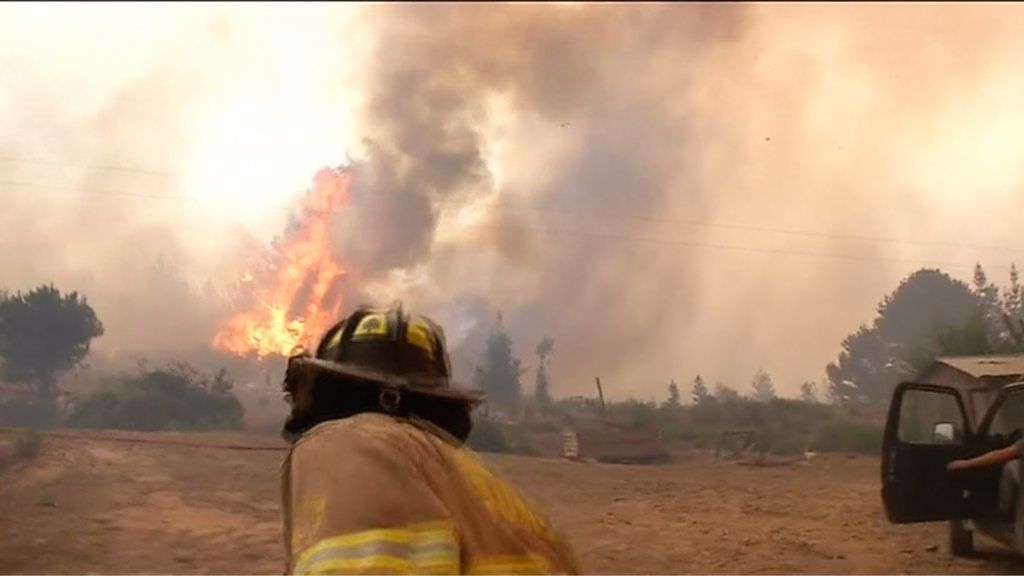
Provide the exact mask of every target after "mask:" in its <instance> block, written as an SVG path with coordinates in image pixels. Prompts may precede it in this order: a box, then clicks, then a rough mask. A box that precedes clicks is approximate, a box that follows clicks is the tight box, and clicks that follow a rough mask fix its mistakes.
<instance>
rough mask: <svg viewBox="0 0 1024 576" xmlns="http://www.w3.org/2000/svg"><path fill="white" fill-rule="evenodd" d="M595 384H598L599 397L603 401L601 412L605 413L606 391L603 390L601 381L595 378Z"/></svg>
mask: <svg viewBox="0 0 1024 576" xmlns="http://www.w3.org/2000/svg"><path fill="white" fill-rule="evenodd" d="M594 382H597V397H598V398H600V400H601V411H602V412H604V391H603V390H601V379H600V378H599V377H597V376H594Z"/></svg>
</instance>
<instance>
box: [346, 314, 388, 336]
mask: <svg viewBox="0 0 1024 576" xmlns="http://www.w3.org/2000/svg"><path fill="white" fill-rule="evenodd" d="M387 335H388V317H387V316H386V315H384V314H367V315H366V316H363V318H362V320H360V321H359V325H358V326H356V331H355V332H353V333H352V339H353V340H362V339H364V338H377V337H380V336H387Z"/></svg>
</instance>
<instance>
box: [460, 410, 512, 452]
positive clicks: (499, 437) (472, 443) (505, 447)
mask: <svg viewBox="0 0 1024 576" xmlns="http://www.w3.org/2000/svg"><path fill="white" fill-rule="evenodd" d="M466 445H467V446H469V447H470V448H472V449H473V450H476V451H477V452H509V442H508V438H507V437H506V435H505V430H504V429H503V428H502V426H501V424H499V423H498V422H496V421H495V420H493V419H491V418H488V417H487V416H479V417H478V418H476V419H474V422H473V431H472V432H470V434H469V438H468V439H467V440H466Z"/></svg>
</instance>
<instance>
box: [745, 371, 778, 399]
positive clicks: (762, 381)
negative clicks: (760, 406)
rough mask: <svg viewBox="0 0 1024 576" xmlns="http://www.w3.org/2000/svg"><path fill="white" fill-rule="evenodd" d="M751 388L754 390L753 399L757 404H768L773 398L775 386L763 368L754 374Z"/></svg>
mask: <svg viewBox="0 0 1024 576" xmlns="http://www.w3.org/2000/svg"><path fill="white" fill-rule="evenodd" d="M751 387H752V388H753V389H754V399H755V400H757V401H759V402H768V401H769V400H771V399H773V398H775V384H774V383H773V382H772V377H771V375H770V374H768V373H767V372H765V371H764V369H763V368H760V369H758V371H757V374H754V380H753V381H752V382H751Z"/></svg>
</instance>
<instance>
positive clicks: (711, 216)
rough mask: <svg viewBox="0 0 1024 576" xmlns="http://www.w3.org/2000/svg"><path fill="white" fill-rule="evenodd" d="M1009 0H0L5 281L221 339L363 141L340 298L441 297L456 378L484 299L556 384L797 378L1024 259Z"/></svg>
mask: <svg viewBox="0 0 1024 576" xmlns="http://www.w3.org/2000/svg"><path fill="white" fill-rule="evenodd" d="M1020 13H1021V9H1020V8H1019V7H1015V6H1006V5H1000V6H982V7H974V6H953V5H948V6H940V7H926V6H919V5H908V6H864V5H860V6H836V5H832V6H814V5H791V6H782V5H735V4H709V5H699V4H680V5H649V4H644V5H626V4H623V5H547V6H545V5H469V6H461V5H428V6H420V5H373V6H367V7H358V8H356V7H335V6H331V5H302V6H296V7H290V6H286V5H280V6H269V5H260V6H243V7H237V8H236V7H233V6H210V7H203V8H198V7H191V8H185V9H182V8H176V7H173V6H170V5H167V6H164V7H160V8H159V9H153V10H150V9H148V8H147V9H145V10H143V9H141V8H132V7H127V8H125V7H112V6H107V7H102V9H99V8H98V9H96V10H91V11H87V10H85V9H83V8H81V7H69V8H64V7H60V9H56V8H53V9H45V8H35V9H31V10H30V9H29V8H27V7H25V6H22V7H20V8H9V7H4V8H0V38H2V40H0V62H3V63H4V65H5V72H6V74H5V77H4V79H3V80H0V156H5V157H12V158H14V159H15V160H16V161H2V160H0V180H2V181H3V182H5V183H3V184H0V190H2V194H3V198H4V210H3V211H2V212H0V245H2V246H3V247H4V248H5V257H4V259H3V260H2V261H0V286H2V287H7V288H10V289H27V288H31V287H32V286H34V285H37V284H39V283H41V282H47V281H54V282H56V283H57V284H58V285H60V286H65V287H67V288H68V289H77V290H80V291H82V292H84V293H86V294H87V295H88V296H89V298H90V301H91V302H93V304H94V305H95V306H96V308H97V311H98V313H99V314H100V317H101V318H102V319H103V321H104V323H105V324H106V326H107V334H106V335H105V336H104V337H103V339H102V341H101V342H99V343H98V344H97V346H96V350H97V352H98V353H102V352H104V351H123V352H130V351H150V352H146V354H152V353H159V352H166V353H168V354H171V353H174V354H177V353H178V352H182V353H184V351H187V350H195V349H197V348H206V347H207V346H208V343H209V342H210V339H211V338H212V334H213V332H214V331H215V329H216V327H217V326H218V325H219V323H220V322H221V321H222V320H223V318H224V317H225V315H226V314H227V313H229V311H230V310H231V308H230V296H231V294H232V287H233V285H234V283H235V282H237V280H238V278H240V277H241V276H242V274H243V272H244V271H245V270H246V269H247V268H248V263H249V261H250V260H251V259H252V258H254V257H257V256H258V254H259V252H260V250H262V249H264V248H266V247H267V246H268V245H269V243H270V241H271V239H272V238H273V237H274V236H275V235H277V234H280V233H281V231H283V230H284V228H285V225H286V223H287V221H288V216H289V214H290V213H291V212H292V210H291V209H290V206H294V205H295V202H296V200H297V199H298V196H299V194H301V189H302V187H303V185H305V184H308V182H309V180H310V178H311V177H312V176H313V174H314V173H315V171H316V169H317V168H319V167H321V166H324V165H332V166H333V165H339V164H345V163H350V164H351V166H352V169H353V171H354V173H355V176H356V181H355V185H354V189H353V190H352V197H351V199H350V202H349V204H348V205H347V206H346V207H345V208H344V209H342V210H341V211H340V213H339V214H337V215H336V216H335V217H334V219H333V228H332V235H333V237H332V240H333V249H334V251H335V253H336V255H337V256H338V258H339V260H340V261H341V262H342V263H343V264H344V265H345V266H346V267H347V268H348V269H349V271H350V275H349V279H348V287H349V291H350V292H351V294H349V297H348V298H349V299H348V302H349V303H350V304H353V305H354V304H356V303H358V302H387V301H389V300H391V299H394V298H402V299H404V300H405V301H406V302H407V303H408V304H409V305H410V306H414V307H417V308H419V309H422V310H424V311H425V312H427V313H428V314H431V315H433V316H436V317H438V318H439V319H440V320H441V321H442V322H443V324H444V325H445V327H446V330H447V332H448V334H449V337H450V339H451V340H452V341H453V342H454V343H455V344H456V348H457V350H456V356H457V366H458V367H459V374H460V376H461V377H462V379H464V380H465V379H468V377H469V376H470V374H471V368H472V365H473V363H474V362H475V361H477V359H478V354H479V349H480V346H481V345H482V339H483V335H484V334H486V331H487V330H488V329H489V327H490V325H491V323H492V322H493V320H494V318H495V316H496V315H497V313H498V312H499V311H500V312H502V313H503V316H504V319H505V323H506V325H507V326H508V327H509V329H510V331H511V333H512V336H513V339H514V341H515V343H516V347H517V351H518V353H519V354H520V355H521V356H523V357H524V359H525V360H526V363H527V365H532V364H533V362H532V361H533V358H532V357H531V356H532V355H531V351H532V350H533V348H534V346H535V345H536V343H537V342H538V341H539V340H540V339H541V338H542V337H544V336H550V337H552V338H554V339H555V342H556V344H555V349H556V352H555V355H554V356H553V357H552V359H551V361H552V364H551V375H552V387H553V392H554V393H555V394H556V395H568V394H578V393H586V394H590V393H591V386H592V384H591V383H592V381H593V376H601V377H602V381H603V382H605V383H606V387H607V391H608V392H609V394H610V395H612V396H614V397H622V396H626V395H629V394H632V395H639V396H643V397H649V398H661V397H663V396H664V393H665V388H666V386H667V384H668V382H669V379H670V378H675V379H676V380H677V381H678V382H680V383H681V384H685V383H687V382H689V381H690V380H692V378H693V377H694V376H695V375H696V374H697V373H700V374H702V375H703V376H704V378H705V380H707V381H708V382H709V383H713V382H715V381H718V380H722V381H724V382H725V383H727V384H730V385H732V386H734V387H736V388H738V389H740V390H742V391H746V390H747V389H748V388H749V382H750V378H751V376H752V375H753V374H754V372H755V371H756V370H757V369H758V367H762V366H763V367H764V368H765V369H767V370H768V371H769V372H770V373H772V375H773V376H774V377H775V381H776V387H777V389H778V390H780V392H782V393H784V394H793V393H795V392H796V390H797V388H798V386H799V384H800V382H801V381H803V380H806V379H814V378H818V377H820V376H821V375H822V369H823V367H824V365H825V363H826V362H828V361H829V360H831V359H833V358H834V356H835V354H836V353H837V351H838V348H839V343H840V341H841V340H842V338H843V336H845V335H846V334H847V333H849V332H851V331H853V330H854V329H856V327H857V326H858V325H859V324H861V323H863V322H866V321H869V320H870V319H871V316H872V314H873V312H874V308H875V305H876V304H877V302H878V300H879V299H880V298H881V297H882V296H883V295H884V294H885V293H886V292H887V291H889V290H891V289H892V288H893V287H895V286H896V284H897V282H898V281H899V280H900V278H901V277H903V276H905V275H907V274H908V273H910V272H911V271H913V270H914V269H916V268H917V267H919V266H921V265H925V264H929V265H933V266H940V267H942V268H944V269H946V270H948V271H949V272H950V273H952V274H954V275H957V276H959V277H961V278H964V277H967V276H968V275H969V273H970V267H971V266H972V265H973V264H974V262H975V261H981V262H982V263H983V264H985V265H986V266H987V267H988V268H989V274H990V276H991V277H994V278H996V279H997V280H998V279H1001V278H1002V277H1003V276H1004V275H1005V268H1003V267H1005V266H1006V265H1008V264H1009V262H1010V261H1013V260H1018V261H1020V260H1021V259H1022V258H1021V254H1022V253H1021V252H1019V251H1013V250H1016V249H1017V248H1018V247H1019V246H1020V243H1019V240H1018V239H1017V236H1018V234H1017V231H1016V226H1015V222H1013V221H1012V219H1008V218H1006V216H1005V215H1006V214H1014V213H1019V212H1020V210H1021V208H1024V206H1022V205H1021V196H1020V194H1019V193H1018V190H1019V187H1020V185H1021V184H1022V178H1021V176H1022V172H1021V167H1022V166H1024V136H1022V135H1024V112H1021V110H1020V106H1019V102H1020V99H1021V98H1022V97H1024V74H1022V73H1021V71H1020V68H1019V65H1018V64H1017V59H1018V54H1019V53H1020V51H1021V49H1022V48H1024V46H1022V43H1024V40H1021V39H1022V38H1024V34H1022V32H1024V30H1021V27H1020V25H1019V24H1017V23H1018V22H1020V21H1021V20H1020V18H1019V16H1020ZM346 153H348V154H346ZM31 159H43V160H55V161H57V164H32V163H30V162H26V160H31ZM64 164H66V165H64ZM109 166H120V167H129V168H131V167H136V168H139V170H134V171H132V170H128V171H124V170H121V171H112V170H105V169H100V168H103V167H109ZM153 171H156V172H167V173H169V174H152V172H153ZM11 182H13V183H23V184H24V183H31V184H34V185H36V186H39V185H45V186H48V188H38V187H36V188H30V187H26V186H21V185H15V184H10V183H11ZM110 193H115V195H111V194H110ZM117 194H120V195H117ZM137 195H143V196H146V198H138V197H137ZM156 196H172V197H184V200H175V199H170V200H168V199H161V198H155V197H156ZM908 239H911V240H915V242H908V241H906V240H908ZM920 240H924V241H925V242H919V241H920ZM932 241H938V242H932ZM983 247H1001V248H1010V249H1011V250H1010V251H1007V250H992V249H989V248H983ZM152 351H156V352H152ZM532 376H533V373H532V372H530V373H528V374H526V375H525V376H524V380H525V381H526V383H527V384H529V382H530V381H531V380H532Z"/></svg>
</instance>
